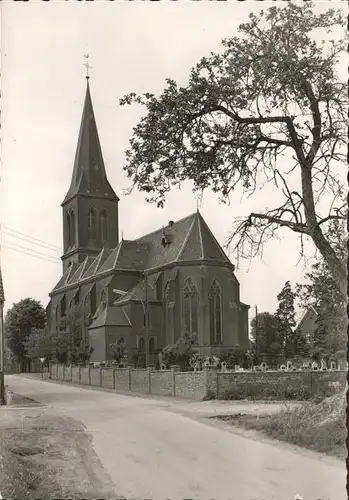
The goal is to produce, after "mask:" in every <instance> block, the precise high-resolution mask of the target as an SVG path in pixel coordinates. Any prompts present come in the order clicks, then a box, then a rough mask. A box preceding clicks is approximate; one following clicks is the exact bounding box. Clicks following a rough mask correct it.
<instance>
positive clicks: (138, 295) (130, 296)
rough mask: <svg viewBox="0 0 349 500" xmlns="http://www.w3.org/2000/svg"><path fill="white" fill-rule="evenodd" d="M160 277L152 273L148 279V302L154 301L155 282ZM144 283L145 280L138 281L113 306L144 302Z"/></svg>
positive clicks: (158, 274)
mask: <svg viewBox="0 0 349 500" xmlns="http://www.w3.org/2000/svg"><path fill="white" fill-rule="evenodd" d="M159 276H160V273H159V272H158V273H153V274H151V275H150V276H149V277H148V280H147V281H148V283H147V285H148V289H147V298H148V300H156V287H155V284H156V280H157V279H158V277H159ZM145 292H146V283H145V279H142V280H141V281H139V282H138V283H137V284H136V285H135V286H134V287H133V288H132V289H131V290H129V291H128V292H127V293H126V294H125V295H122V296H121V297H120V298H118V299H117V300H116V301H115V302H114V304H115V305H116V304H123V303H125V302H128V301H129V300H135V301H138V300H145V298H146V293H145Z"/></svg>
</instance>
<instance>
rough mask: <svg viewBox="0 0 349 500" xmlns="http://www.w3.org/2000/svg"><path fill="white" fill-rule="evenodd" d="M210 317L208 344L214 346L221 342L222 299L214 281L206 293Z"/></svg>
mask: <svg viewBox="0 0 349 500" xmlns="http://www.w3.org/2000/svg"><path fill="white" fill-rule="evenodd" d="M208 304H209V315H210V343H211V344H215V343H217V342H220V341H221V340H222V298H221V289H220V286H219V284H218V282H217V280H214V281H213V283H212V286H211V288H210V290H209V292H208Z"/></svg>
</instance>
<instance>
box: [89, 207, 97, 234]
mask: <svg viewBox="0 0 349 500" xmlns="http://www.w3.org/2000/svg"><path fill="white" fill-rule="evenodd" d="M87 229H88V237H89V239H90V240H95V239H96V237H97V215H96V210H95V209H94V208H91V210H90V211H89V213H88V216H87Z"/></svg>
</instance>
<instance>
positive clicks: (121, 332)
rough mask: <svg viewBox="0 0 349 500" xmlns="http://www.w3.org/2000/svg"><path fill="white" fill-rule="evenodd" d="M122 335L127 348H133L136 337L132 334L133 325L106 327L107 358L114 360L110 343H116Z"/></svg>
mask: <svg viewBox="0 0 349 500" xmlns="http://www.w3.org/2000/svg"><path fill="white" fill-rule="evenodd" d="M121 337H122V338H123V339H124V341H125V345H126V349H127V350H129V349H132V348H134V347H135V345H134V337H133V336H132V328H131V326H107V327H106V351H107V352H106V358H105V359H106V360H112V359H113V356H112V353H111V350H110V347H109V346H110V344H115V343H116V342H118V341H119V340H120V339H121Z"/></svg>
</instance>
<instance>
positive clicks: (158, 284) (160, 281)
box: [156, 273, 164, 300]
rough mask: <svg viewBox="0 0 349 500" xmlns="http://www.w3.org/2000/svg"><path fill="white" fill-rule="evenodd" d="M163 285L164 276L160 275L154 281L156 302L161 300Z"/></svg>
mask: <svg viewBox="0 0 349 500" xmlns="http://www.w3.org/2000/svg"><path fill="white" fill-rule="evenodd" d="M163 284H164V276H163V274H162V273H161V274H160V275H159V277H158V279H157V280H156V300H161V298H162V287H163Z"/></svg>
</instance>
